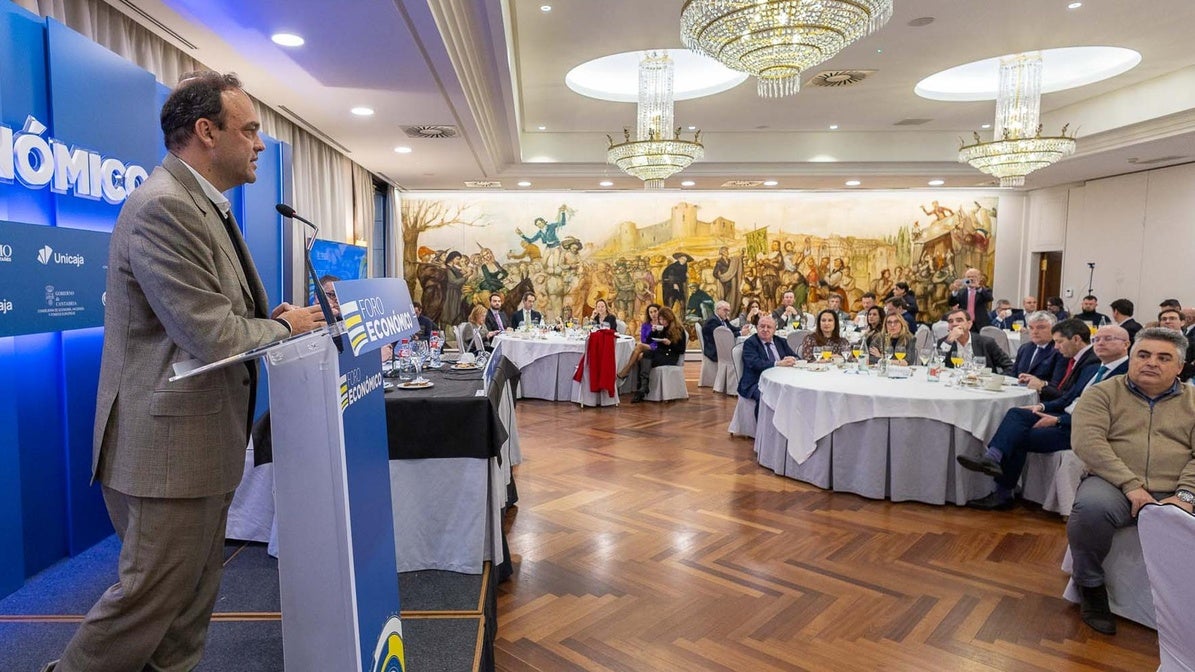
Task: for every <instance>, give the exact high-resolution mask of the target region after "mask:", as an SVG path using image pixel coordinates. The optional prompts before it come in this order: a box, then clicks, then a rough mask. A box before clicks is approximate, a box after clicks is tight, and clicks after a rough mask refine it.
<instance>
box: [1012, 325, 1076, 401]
mask: <svg viewBox="0 0 1195 672" xmlns="http://www.w3.org/2000/svg"><path fill="white" fill-rule="evenodd" d="M1025 322H1026V326H1025V330H1024V331H1023V332H1021V333H1022V334H1027V335H1028V336H1029V340H1028V341H1026V342H1025V343H1022V344H1021V347H1020V348H1018V349H1017V356H1016V358H1015V359H1014V360H1013V363H1012V372H1011V373H1009V374H1008V375H1010V376H1017V377H1018V378H1020V377H1021V376H1025V379H1024V380H1023V381H1022V382H1026V383H1027V382H1029V377H1035V378H1039V379H1041V380H1044V381H1047V382H1052V383H1054V384H1055V385H1057V384H1058V383H1060V382H1062V372H1063V370H1064V369H1063V367H1065V366H1066V365H1065V364H1063V365H1062V367H1059V366H1058V351H1057V350H1055V349H1054V338H1053V336H1052V335H1051V333H1050V330H1051V329H1053V328H1054V325H1055V324H1056V322H1055V321H1054V316H1053V315H1051V314H1050V313H1048V312H1046V311H1044V310H1043V311H1039V312H1034V313H1029V315H1028V316H1027V317H1026V318H1025Z"/></svg>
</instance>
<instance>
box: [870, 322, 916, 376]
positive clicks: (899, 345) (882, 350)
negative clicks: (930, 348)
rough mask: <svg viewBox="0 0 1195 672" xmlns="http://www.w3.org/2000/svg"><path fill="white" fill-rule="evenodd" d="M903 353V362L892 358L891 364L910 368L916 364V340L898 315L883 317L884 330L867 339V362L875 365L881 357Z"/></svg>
mask: <svg viewBox="0 0 1195 672" xmlns="http://www.w3.org/2000/svg"><path fill="white" fill-rule="evenodd" d="M898 352H903V353H905V358H904V359H903V360H901V359H896V358H892V359H891V362H889V363H895V364H896V365H897V366H912V365H915V364H917V339H916V338H915V337H914V336H913V334H910V333H909V325H908V323H907V322H905V321H904V319H903V318H901V316H900V315H892V314H889V315H885V316H884V330H883V331H878V332H876V333H875V334H872V335H871V336H870V337H869V338H868V339H867V354H868V360H869V361H870V362H871V363H872V364H875V363H876V362H878V361H880V358H881V357H888V356H889V355H890V354H891V355H895V354H896V353H898Z"/></svg>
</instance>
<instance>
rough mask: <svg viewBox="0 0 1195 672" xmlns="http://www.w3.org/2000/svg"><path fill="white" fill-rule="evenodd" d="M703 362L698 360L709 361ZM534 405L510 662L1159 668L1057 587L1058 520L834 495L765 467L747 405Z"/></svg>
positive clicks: (510, 595)
mask: <svg viewBox="0 0 1195 672" xmlns="http://www.w3.org/2000/svg"><path fill="white" fill-rule="evenodd" d="M689 368H691V369H694V373H695V368H696V367H693V366H690V367H689ZM689 391H690V394H691V395H692V396H691V398H690V399H689V400H688V401H683V402H676V403H672V404H653V403H644V404H637V405H630V404H629V403H627V402H628V401H629V397H624V399H623V405H622V406H621V407H617V408H606V409H586V410H583V411H582V410H579V409H578V408H577V406H575V405H571V404H567V403H548V402H537V401H525V402H524V401H521V402H519V405H518V410H517V413H518V420H519V431H520V437H521V441H522V449H523V460H524V461H523V464H522V465H521V466H520V467H518V469H517V475H516V482H517V484H518V490H519V497H520V500H519V504H518V507H517V510H512V511H510V512H508V515H507V519H506V526H507V529H508V538H509V542H510V549H511V553H512V554H513V556H514V559H515V573H514V577H513V578H512V579H511V580H510V581H507V582H505V583H504V584H502V585H501V586H500V588H499V597H498V613H499V616H498V636H497V642H496V658H497V669H499V670H502V671H505V672H529V671H533V670H540V671H545V672H547V671H550V672H563V671H567V670H595V671H615V672H645V671H656V670H660V671H686V672H691V671H697V670H700V671H706V670H709V671H717V672H727V671H733V672H765V671H772V670H776V671H780V670H784V671H791V670H830V671H834V672H838V671H844V672H845V671H853V670H859V671H864V670H866V671H871V670H943V671H955V670H958V671H972V670H975V671H979V670H985V671H987V670H1009V671H1017V672H1021V671H1025V672H1027V671H1030V670H1033V671H1037V670H1041V671H1047V670H1050V671H1053V670H1155V669H1157V666H1158V648H1157V636H1156V634H1155V633H1154V632H1153V631H1152V630H1149V629H1147V628H1144V627H1141V626H1138V625H1136V624H1134V623H1131V622H1129V621H1125V620H1123V619H1121V620H1120V622H1119V628H1120V632H1119V634H1117V635H1116V636H1114V637H1106V636H1103V635H1099V634H1097V633H1095V632H1094V631H1092V630H1090V629H1088V628H1086V627H1085V626H1084V625H1083V624H1082V623H1081V622H1080V620H1079V616H1078V609H1077V607H1075V606H1074V605H1072V604H1070V603H1068V602H1066V601H1064V600H1063V599H1062V598H1061V597H1060V595H1061V593H1062V590H1063V588H1064V586H1065V584H1066V576H1065V575H1064V574H1063V573H1062V571H1061V570H1060V569H1059V566H1060V564H1061V561H1062V557H1063V554H1064V552H1065V549H1066V536H1065V530H1064V525H1063V522H1062V520H1061V518H1059V517H1058V516H1057V515H1055V514H1051V513H1046V512H1043V511H1041V510H1035V509H1031V508H1027V507H1019V508H1017V509H1016V510H1014V511H1011V512H999V513H986V512H980V511H972V510H968V509H963V508H959V507H955V506H952V505H948V506H929V505H922V504H911V503H891V502H885V501H873V500H867V499H864V498H861V497H857V496H854V495H849V494H837V493H830V492H826V491H822V490H819V489H817V488H815V487H813V486H809V485H806V484H802V483H798V482H796V481H793V480H791V479H787V478H784V477H781V476H777V475H775V474H773V473H772V472H771V471H769V470H766V469H764V468H762V467H760V466H759V465H758V464H756V462H755V459H754V452H753V450H752V443H751V441H750V440H748V439H742V438H737V439H735V438H731V437H730V436H729V435H728V434H727V432H726V426H727V424H728V423H729V420H730V416H731V413H732V411H733V408H734V400H733V399H731V398H727V397H723V396H721V395H715V394H713V393H712V392H710V391H709V390H708V388H703V389H701V390H700V391H699V390H697V388H696V385H695V381H690V383H689Z"/></svg>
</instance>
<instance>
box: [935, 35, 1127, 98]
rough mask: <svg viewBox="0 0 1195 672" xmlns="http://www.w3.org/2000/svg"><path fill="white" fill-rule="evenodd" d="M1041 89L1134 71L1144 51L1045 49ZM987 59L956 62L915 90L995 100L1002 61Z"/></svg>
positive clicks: (1046, 90) (1061, 88) (1062, 88)
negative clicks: (957, 63) (1140, 52)
mask: <svg viewBox="0 0 1195 672" xmlns="http://www.w3.org/2000/svg"><path fill="white" fill-rule="evenodd" d="M1037 53H1040V54H1041V62H1042V65H1041V92H1042V93H1054V92H1056V91H1065V90H1067V89H1073V88H1076V87H1080V86H1086V85H1088V84H1094V83H1095V82H1100V81H1103V80H1105V79H1109V78H1112V77H1115V76H1116V75H1120V74H1123V73H1125V72H1128V71H1129V70H1132V69H1133V68H1134V67H1136V66H1137V64H1138V63H1140V62H1141V54H1139V53H1137V52H1135V51H1133V50H1132V49H1125V48H1123V47H1099V46H1094V47H1062V48H1059V49H1042V50H1041V51H1039V52H1037ZM1002 58H1007V56H997V57H995V58H985V59H983V60H982V61H973V62H971V63H964V64H963V65H956V66H954V67H952V68H948V69H946V70H943V71H941V72H938V73H935V74H933V75H930V76H929V77H926V78H925V79H923V80H921V81H920V82H917V86H915V87H914V88H913V91H914V92H916V94H917V95H919V96H921V97H922V98H928V99H930V100H949V101H975V100H995V99H996V97H997V96H998V95H999V92H1000V60H1001V59H1002Z"/></svg>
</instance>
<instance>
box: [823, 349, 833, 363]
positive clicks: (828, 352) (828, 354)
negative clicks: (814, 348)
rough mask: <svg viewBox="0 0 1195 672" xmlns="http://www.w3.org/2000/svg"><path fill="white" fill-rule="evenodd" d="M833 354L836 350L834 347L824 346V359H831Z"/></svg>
mask: <svg viewBox="0 0 1195 672" xmlns="http://www.w3.org/2000/svg"><path fill="white" fill-rule="evenodd" d="M833 356H834V350H833V349H832V348H822V359H824V360H826V361H829V360H830V358H831V357H833Z"/></svg>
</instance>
